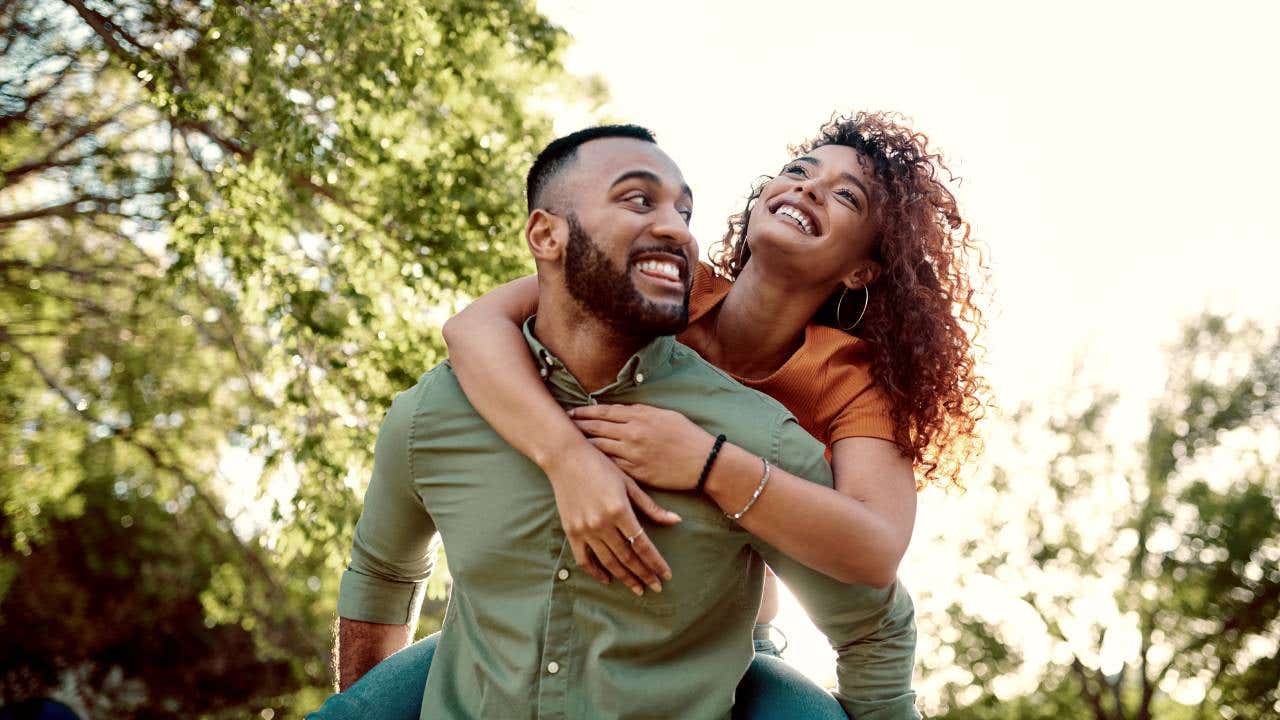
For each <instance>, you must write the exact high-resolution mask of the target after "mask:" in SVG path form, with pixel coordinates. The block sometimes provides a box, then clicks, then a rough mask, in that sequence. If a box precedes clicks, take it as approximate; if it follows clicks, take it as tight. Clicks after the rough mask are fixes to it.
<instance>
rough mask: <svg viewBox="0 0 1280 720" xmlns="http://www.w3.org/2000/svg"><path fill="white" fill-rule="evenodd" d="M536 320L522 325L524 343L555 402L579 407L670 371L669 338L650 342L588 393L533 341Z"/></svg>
mask: <svg viewBox="0 0 1280 720" xmlns="http://www.w3.org/2000/svg"><path fill="white" fill-rule="evenodd" d="M536 319H537V316H536V315H535V316H533V317H530V318H529V319H528V320H525V322H524V339H525V341H526V342H528V343H529V351H530V352H532V353H533V360H534V363H535V364H537V366H538V374H539V375H541V376H542V377H543V379H544V380H545V381H546V382H547V384H548V385H550V386H551V388H552V392H553V394H555V395H556V399H558V400H561V401H565V400H570V401H577V402H579V403H586V402H594V400H595V399H596V398H598V397H600V396H602V395H608V394H610V393H616V392H621V391H623V390H626V389H628V388H633V387H636V386H640V385H643V384H645V383H647V382H649V381H651V380H655V379H657V378H659V377H661V376H662V375H663V374H665V373H666V371H667V370H668V369H669V368H670V367H671V355H672V353H673V352H674V351H675V346H676V341H675V338H674V337H672V336H670V335H663V336H660V337H658V338H655V339H654V340H653V342H650V343H649V344H648V345H645V346H644V347H642V348H640V349H639V350H638V351H636V353H635V354H634V355H632V356H631V357H629V358H627V361H626V362H625V363H623V364H622V369H621V370H619V371H618V376H617V378H616V379H615V380H614V381H613V382H612V383H610V384H608V385H606V386H605V387H603V388H600V389H599V390H597V391H595V392H593V393H588V392H587V391H586V390H585V389H583V387H582V385H581V384H579V383H578V379H577V378H575V377H574V376H573V375H572V374H571V373H570V372H569V371H568V370H567V369H566V368H565V366H564V363H563V362H561V361H560V359H559V358H557V357H556V356H555V355H554V354H552V352H551V351H550V350H548V349H547V346H545V345H543V344H542V343H541V342H539V341H538V338H536V337H534V334H533V324H534V320H536Z"/></svg>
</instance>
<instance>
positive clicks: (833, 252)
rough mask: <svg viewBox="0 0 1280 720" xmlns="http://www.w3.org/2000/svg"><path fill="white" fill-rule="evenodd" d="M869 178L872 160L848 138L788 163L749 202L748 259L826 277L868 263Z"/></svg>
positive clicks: (830, 279)
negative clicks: (850, 144) (847, 141)
mask: <svg viewBox="0 0 1280 720" xmlns="http://www.w3.org/2000/svg"><path fill="white" fill-rule="evenodd" d="M871 183H872V179H871V173H870V167H869V163H867V162H866V160H865V159H864V158H863V157H862V155H861V154H859V153H858V151H857V150H854V149H853V148H850V147H845V146H843V145H823V146H822V147H818V148H814V149H813V150H812V151H810V152H809V153H808V154H807V155H804V156H802V157H798V158H795V159H794V160H792V161H791V162H789V163H787V164H786V165H785V166H783V168H782V171H781V172H780V173H779V174H778V176H777V177H775V178H774V179H773V180H770V181H769V183H768V184H767V185H765V186H764V188H762V189H761V192H760V197H759V199H758V200H757V201H756V204H755V205H754V206H753V207H752V209H751V218H750V222H749V223H748V226H747V244H748V246H749V247H750V248H751V260H752V261H753V262H763V263H765V264H766V267H769V268H770V269H771V270H779V271H784V272H788V273H791V275H792V276H793V277H798V278H805V279H807V280H811V281H813V282H821V283H824V284H826V283H836V282H839V281H841V280H844V279H845V278H847V277H848V276H850V275H851V274H853V273H855V272H857V271H859V270H860V269H862V268H863V267H865V266H867V265H868V263H869V262H870V261H871V258H872V257H873V254H874V243H875V239H876V231H877V228H876V226H875V222H874V220H873V219H872V214H871V205H870V200H871V197H870V192H869V191H870V188H871ZM871 264H872V265H874V263H871ZM869 279H870V278H864V279H863V282H866V281H868V280H869ZM855 284H861V283H855Z"/></svg>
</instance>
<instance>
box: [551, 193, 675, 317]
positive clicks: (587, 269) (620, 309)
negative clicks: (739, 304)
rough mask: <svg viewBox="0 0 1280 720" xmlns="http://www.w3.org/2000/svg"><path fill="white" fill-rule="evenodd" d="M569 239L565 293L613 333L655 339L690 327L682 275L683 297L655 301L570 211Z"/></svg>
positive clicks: (666, 250)
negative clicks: (667, 300) (642, 290)
mask: <svg viewBox="0 0 1280 720" xmlns="http://www.w3.org/2000/svg"><path fill="white" fill-rule="evenodd" d="M566 220H567V221H568V223H569V243H568V245H566V246H565V257H564V275H565V282H566V283H568V290H569V296H570V297H572V298H573V299H574V300H575V301H577V303H578V305H579V306H581V307H582V309H583V310H584V311H586V312H587V314H589V315H591V316H592V317H594V318H596V319H597V320H600V321H601V322H603V323H605V324H606V325H607V326H609V327H610V328H611V329H613V330H614V331H616V332H618V333H620V334H622V335H625V336H627V337H632V338H645V339H647V338H654V337H658V336H660V335H675V334H677V333H680V332H683V331H684V329H685V328H686V327H688V325H689V290H690V288H691V283H690V282H689V280H688V278H689V277H690V276H691V275H692V273H691V272H690V273H687V274H686V282H685V288H684V299H683V300H682V301H681V302H679V303H675V302H665V303H661V302H654V301H652V300H649V299H648V298H646V297H645V296H644V295H642V294H640V291H639V290H638V289H636V285H635V282H633V281H632V279H631V273H629V272H628V271H627V269H626V268H625V267H624V268H623V269H622V270H619V269H618V268H616V267H614V265H613V263H612V262H611V261H610V260H609V258H608V256H607V255H605V254H604V252H603V251H601V250H600V247H599V246H598V245H596V243H595V241H594V240H592V239H591V236H590V235H588V234H587V232H586V230H583V229H582V225H580V224H579V223H578V216H577V215H576V214H575V213H572V212H571V213H569V214H568V215H567V216H566ZM653 250H660V251H662V252H670V250H669V249H668V248H638V249H636V250H634V251H633V252H632V254H633V255H634V254H637V253H641V252H651V251H653Z"/></svg>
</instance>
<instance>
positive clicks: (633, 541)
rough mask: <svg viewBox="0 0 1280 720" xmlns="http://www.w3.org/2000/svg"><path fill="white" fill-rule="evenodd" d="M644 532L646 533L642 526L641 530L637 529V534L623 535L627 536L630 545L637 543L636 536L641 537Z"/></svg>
mask: <svg viewBox="0 0 1280 720" xmlns="http://www.w3.org/2000/svg"><path fill="white" fill-rule="evenodd" d="M643 534H644V528H640V530H639V531H637V532H636V534H635V535H632V536H631V537H627V536H626V535H623V537H626V538H627V544H629V545H635V544H636V538H638V537H640V536H641V535H643Z"/></svg>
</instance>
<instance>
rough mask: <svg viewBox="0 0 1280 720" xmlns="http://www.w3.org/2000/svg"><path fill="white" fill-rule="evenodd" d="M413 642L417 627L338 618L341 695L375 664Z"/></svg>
mask: <svg viewBox="0 0 1280 720" xmlns="http://www.w3.org/2000/svg"><path fill="white" fill-rule="evenodd" d="M412 641H413V625H412V624H408V625H383V624H382V623H371V622H363V621H360V620H348V619H347V618H339V619H338V646H337V647H336V648H334V654H335V655H337V661H338V662H337V666H338V692H342V691H344V690H346V689H347V688H349V687H351V686H352V685H353V684H354V683H355V681H357V680H359V679H360V678H362V677H364V674H365V673H367V672H369V670H370V669H372V668H373V666H374V665H377V664H378V663H380V662H382V661H383V660H385V659H386V658H387V657H389V656H391V655H392V654H393V653H396V652H398V651H400V650H403V649H404V648H406V647H408V646H409V643H410V642H412Z"/></svg>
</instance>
